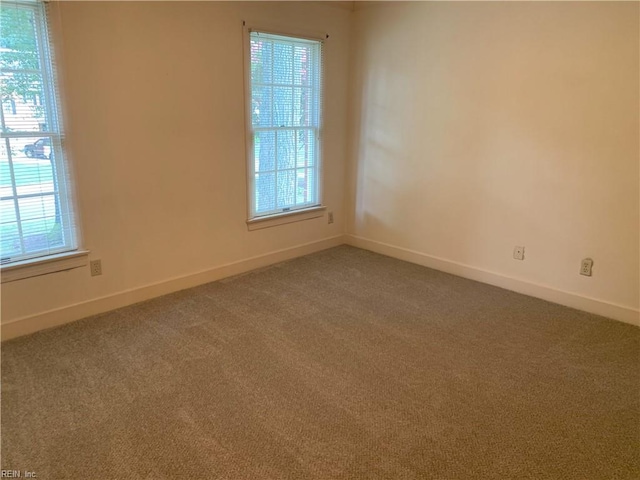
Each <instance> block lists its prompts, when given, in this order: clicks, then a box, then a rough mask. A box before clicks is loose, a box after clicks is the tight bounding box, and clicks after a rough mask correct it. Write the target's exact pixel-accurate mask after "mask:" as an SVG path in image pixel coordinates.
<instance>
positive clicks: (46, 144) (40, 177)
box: [0, 137, 55, 195]
mask: <svg viewBox="0 0 640 480" xmlns="http://www.w3.org/2000/svg"><path fill="white" fill-rule="evenodd" d="M10 146H11V160H12V165H13V174H14V178H15V182H16V190H17V193H18V195H31V194H34V193H51V192H54V191H55V181H54V170H53V162H52V161H51V160H50V159H49V157H50V156H51V139H50V138H48V137H28V138H12V139H11V140H10ZM0 168H1V169H2V173H3V175H2V185H3V187H4V186H5V185H6V186H7V187H10V185H11V175H10V170H9V163H8V159H6V158H4V157H3V158H0ZM5 171H6V172H7V174H8V175H5V173H4V172H5Z"/></svg>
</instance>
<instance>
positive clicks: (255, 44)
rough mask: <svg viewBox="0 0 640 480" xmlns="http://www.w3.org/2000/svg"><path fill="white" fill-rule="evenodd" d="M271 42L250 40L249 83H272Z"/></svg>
mask: <svg viewBox="0 0 640 480" xmlns="http://www.w3.org/2000/svg"><path fill="white" fill-rule="evenodd" d="M272 45H273V44H272V43H271V42H263V41H259V40H251V82H252V83H272V80H273V77H272V76H271V72H272V69H271V51H272V50H271V49H272Z"/></svg>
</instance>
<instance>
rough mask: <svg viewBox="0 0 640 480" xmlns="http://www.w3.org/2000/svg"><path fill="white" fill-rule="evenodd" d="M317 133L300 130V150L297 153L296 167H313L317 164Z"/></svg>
mask: <svg viewBox="0 0 640 480" xmlns="http://www.w3.org/2000/svg"><path fill="white" fill-rule="evenodd" d="M315 147H316V142H315V131H314V130H312V129H309V130H298V148H297V152H296V166H298V167H311V166H313V165H314V164H315V162H314V159H315V155H316V148H315Z"/></svg>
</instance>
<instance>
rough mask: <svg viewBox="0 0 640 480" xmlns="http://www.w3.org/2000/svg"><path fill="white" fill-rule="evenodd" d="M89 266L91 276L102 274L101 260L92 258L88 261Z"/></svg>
mask: <svg viewBox="0 0 640 480" xmlns="http://www.w3.org/2000/svg"><path fill="white" fill-rule="evenodd" d="M89 268H90V269H91V276H92V277H95V276H97V275H102V261H100V260H92V261H91V262H89Z"/></svg>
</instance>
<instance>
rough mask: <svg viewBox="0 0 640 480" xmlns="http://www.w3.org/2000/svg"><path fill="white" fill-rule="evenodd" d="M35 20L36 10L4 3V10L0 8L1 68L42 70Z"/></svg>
mask: <svg viewBox="0 0 640 480" xmlns="http://www.w3.org/2000/svg"><path fill="white" fill-rule="evenodd" d="M35 20H36V19H35V12H34V10H32V9H30V8H21V7H18V6H13V5H11V4H10V3H9V2H3V4H2V8H0V25H2V40H1V41H0V47H1V48H0V67H1V68H7V69H12V70H25V69H26V70H37V69H39V68H40V58H39V55H38V43H37V40H36V31H35V26H36V21H35Z"/></svg>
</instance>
